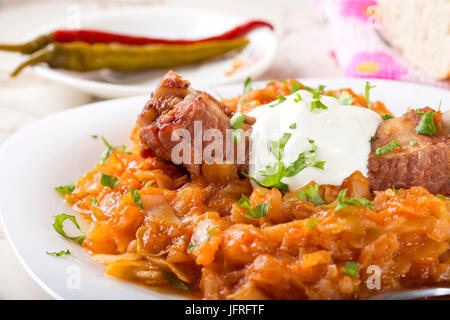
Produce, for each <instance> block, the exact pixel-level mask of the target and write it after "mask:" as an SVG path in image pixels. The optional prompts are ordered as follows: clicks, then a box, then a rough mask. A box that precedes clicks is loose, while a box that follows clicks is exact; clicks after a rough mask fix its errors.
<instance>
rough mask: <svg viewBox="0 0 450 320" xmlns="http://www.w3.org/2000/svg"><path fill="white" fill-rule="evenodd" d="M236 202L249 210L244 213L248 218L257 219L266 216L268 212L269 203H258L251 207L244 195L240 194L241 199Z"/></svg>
mask: <svg viewBox="0 0 450 320" xmlns="http://www.w3.org/2000/svg"><path fill="white" fill-rule="evenodd" d="M236 203H237V204H238V205H240V206H241V207H244V208H246V209H248V210H249V211H250V212H247V213H246V214H245V217H246V218H249V219H259V218H262V217H265V216H267V214H268V213H269V207H270V204H268V203H260V204H257V205H256V206H254V207H253V208H252V207H251V205H250V200H249V199H248V198H247V197H246V196H244V195H242V196H241V199H240V200H239V201H238V202H236Z"/></svg>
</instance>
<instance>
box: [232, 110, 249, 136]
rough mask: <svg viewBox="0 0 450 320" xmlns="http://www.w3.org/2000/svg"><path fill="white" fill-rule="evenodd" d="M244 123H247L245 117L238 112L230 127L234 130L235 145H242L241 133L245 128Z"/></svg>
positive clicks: (233, 117)
mask: <svg viewBox="0 0 450 320" xmlns="http://www.w3.org/2000/svg"><path fill="white" fill-rule="evenodd" d="M244 121H245V115H244V114H243V113H242V112H240V111H236V112H235V113H234V114H233V116H232V117H231V119H230V125H231V128H232V129H233V130H232V133H231V134H232V137H233V143H234V144H240V143H241V141H242V140H241V133H242V128H243V127H244Z"/></svg>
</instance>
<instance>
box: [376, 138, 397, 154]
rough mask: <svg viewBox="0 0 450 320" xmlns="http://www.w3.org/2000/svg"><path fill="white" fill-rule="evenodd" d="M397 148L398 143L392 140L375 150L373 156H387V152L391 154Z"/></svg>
mask: <svg viewBox="0 0 450 320" xmlns="http://www.w3.org/2000/svg"><path fill="white" fill-rule="evenodd" d="M397 147H400V143H398V142H397V140H395V139H394V140H392V141H391V142H389V143H388V144H385V145H384V146H382V147H379V148H376V149H375V155H376V156H380V155H383V154H387V153H389V152H392V151H393V150H394V149H395V148H397Z"/></svg>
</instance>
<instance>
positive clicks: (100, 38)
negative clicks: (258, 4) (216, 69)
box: [0, 20, 273, 54]
mask: <svg viewBox="0 0 450 320" xmlns="http://www.w3.org/2000/svg"><path fill="white" fill-rule="evenodd" d="M259 27H268V28H270V29H273V26H272V25H271V24H269V23H267V22H265V21H260V20H253V21H250V22H247V23H244V24H242V25H239V26H237V27H235V28H233V29H231V30H229V31H227V32H225V33H222V34H220V35H217V36H212V37H207V38H202V39H197V40H183V39H163V38H148V37H138V36H129V35H123V34H117V33H110V32H103V31H96V30H56V31H53V32H52V33H51V34H49V35H45V36H40V37H38V38H36V39H34V40H31V41H29V42H26V43H23V44H18V45H1V44H0V50H6V51H15V52H21V53H26V54H31V53H34V52H36V51H38V50H40V49H42V48H44V47H45V46H46V45H48V44H49V43H72V42H85V43H89V44H97V43H104V44H109V43H120V44H126V45H148V44H173V45H187V44H196V43H203V42H209V41H217V40H231V39H238V38H242V37H243V36H245V35H246V34H247V33H249V32H250V31H252V30H254V29H256V28H259Z"/></svg>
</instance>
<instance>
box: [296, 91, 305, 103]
mask: <svg viewBox="0 0 450 320" xmlns="http://www.w3.org/2000/svg"><path fill="white" fill-rule="evenodd" d="M295 96H296V97H297V98H294V102H295V103H299V102H300V101H302V100H303V99H302V96H301V95H300V93H297V94H296V95H295Z"/></svg>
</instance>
